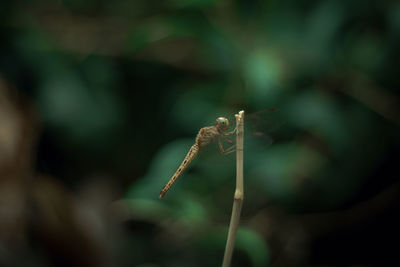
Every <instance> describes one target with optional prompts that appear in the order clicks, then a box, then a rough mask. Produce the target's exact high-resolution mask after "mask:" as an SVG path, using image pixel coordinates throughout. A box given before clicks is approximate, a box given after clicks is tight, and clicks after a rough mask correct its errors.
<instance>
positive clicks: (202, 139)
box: [160, 117, 235, 198]
mask: <svg viewBox="0 0 400 267" xmlns="http://www.w3.org/2000/svg"><path fill="white" fill-rule="evenodd" d="M227 129H229V121H228V119H227V118H224V117H219V118H218V119H217V120H216V124H215V126H208V127H204V128H201V129H200V131H199V133H198V134H197V137H196V142H195V143H194V144H193V145H192V147H191V148H190V149H189V152H188V153H187V154H186V156H185V158H184V159H183V161H182V163H181V165H180V166H179V168H178V169H177V170H176V172H175V173H174V175H172V177H171V179H169V181H168V183H167V184H166V185H165V186H164V188H163V189H162V190H161V193H160V198H162V197H163V196H164V195H165V194H166V193H167V191H168V190H169V189H170V188H171V186H172V184H173V183H174V182H175V181H176V180H177V179H178V178H179V177H180V176H181V174H182V173H183V171H184V170H185V169H186V168H187V167H188V166H189V164H190V163H191V162H192V161H193V159H194V158H195V157H196V156H197V155H198V154H199V151H200V149H201V148H202V147H204V146H206V145H208V144H210V143H212V142H214V141H218V147H219V150H220V152H221V153H222V154H227V153H230V152H233V151H234V149H233V148H234V147H231V148H229V149H227V150H224V148H223V147H222V143H221V137H222V138H224V140H226V141H228V142H229V143H232V141H231V140H229V139H228V138H226V137H225V136H227V135H231V134H232V133H234V132H235V130H233V131H231V132H226V130H227Z"/></svg>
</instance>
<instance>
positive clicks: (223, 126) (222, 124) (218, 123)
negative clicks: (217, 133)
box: [215, 117, 229, 131]
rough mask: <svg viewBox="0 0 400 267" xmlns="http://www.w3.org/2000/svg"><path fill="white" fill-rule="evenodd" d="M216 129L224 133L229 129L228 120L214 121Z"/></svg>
mask: <svg viewBox="0 0 400 267" xmlns="http://www.w3.org/2000/svg"><path fill="white" fill-rule="evenodd" d="M215 124H216V126H217V128H218V129H219V130H221V131H225V130H228V129H229V120H228V119H227V118H225V117H219V118H217V120H216V121H215Z"/></svg>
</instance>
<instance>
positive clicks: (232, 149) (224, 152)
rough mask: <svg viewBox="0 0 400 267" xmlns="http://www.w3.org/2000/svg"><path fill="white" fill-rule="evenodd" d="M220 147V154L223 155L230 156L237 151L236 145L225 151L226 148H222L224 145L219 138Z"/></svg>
mask: <svg viewBox="0 0 400 267" xmlns="http://www.w3.org/2000/svg"><path fill="white" fill-rule="evenodd" d="M218 147H219V152H220V153H221V154H222V155H227V154H229V153H232V152H234V151H236V150H235V147H236V145H233V146H231V147H229V148H228V149H226V150H225V149H224V147H223V146H222V143H221V139H220V138H218Z"/></svg>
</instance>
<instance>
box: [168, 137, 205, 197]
mask: <svg viewBox="0 0 400 267" xmlns="http://www.w3.org/2000/svg"><path fill="white" fill-rule="evenodd" d="M199 149H200V147H199V145H198V144H197V143H195V144H194V145H192V146H191V148H190V149H189V152H188V153H187V154H186V156H185V158H184V159H183V161H182V163H181V165H179V168H178V169H177V170H176V172H175V173H174V175H172V177H171V179H169V181H168V183H167V184H166V185H165V186H164V188H163V189H162V190H161V193H160V198H162V197H164V195H165V194H166V193H167V191H168V190H169V189H170V188H171V186H172V184H173V183H174V182H175V181H176V180H177V179H178V178H179V176H181V174H182V173H183V171H184V170H185V169H186V168H187V166H189V164H190V163H191V162H192V161H193V159H194V158H195V157H196V156H197V154H198V153H199Z"/></svg>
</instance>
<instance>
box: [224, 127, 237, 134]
mask: <svg viewBox="0 0 400 267" xmlns="http://www.w3.org/2000/svg"><path fill="white" fill-rule="evenodd" d="M236 130H237V127H235V129H233V130H232V131H230V132H222V134H223V135H227V136H228V135H232V134H234V133H236Z"/></svg>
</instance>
